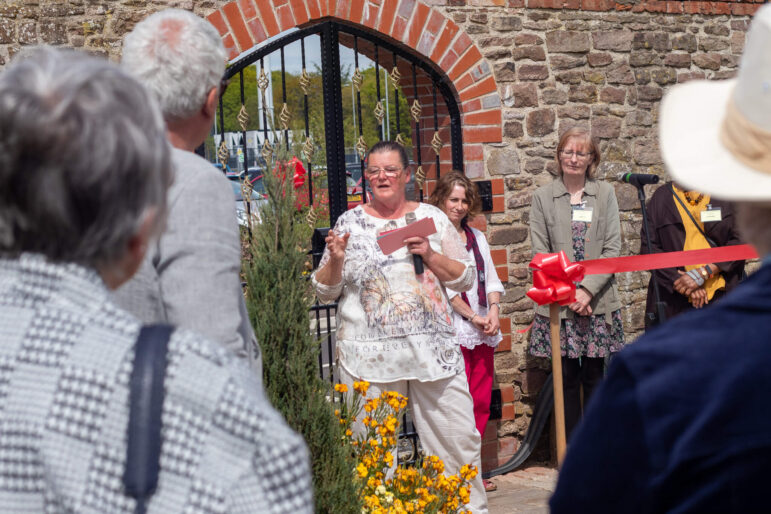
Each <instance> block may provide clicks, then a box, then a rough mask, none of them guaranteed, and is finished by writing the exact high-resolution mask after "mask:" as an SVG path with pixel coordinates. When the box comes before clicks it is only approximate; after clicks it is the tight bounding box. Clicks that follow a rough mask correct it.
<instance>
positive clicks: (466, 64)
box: [207, 0, 504, 212]
mask: <svg viewBox="0 0 771 514" xmlns="http://www.w3.org/2000/svg"><path fill="white" fill-rule="evenodd" d="M325 18H327V19H328V18H337V19H340V20H343V21H347V22H349V23H355V24H357V25H360V26H362V27H366V28H368V29H369V30H372V31H376V32H378V33H379V34H380V35H381V36H385V37H387V38H390V39H391V40H393V41H394V42H396V43H398V44H401V45H406V46H407V47H409V48H410V49H411V50H412V51H414V52H416V53H417V54H419V55H421V56H422V57H423V58H425V59H426V60H428V61H430V62H432V63H434V64H436V65H437V67H438V68H439V69H441V70H442V71H443V72H444V73H445V74H446V75H447V77H448V79H449V81H450V82H451V83H452V85H453V87H454V89H455V93H456V95H457V100H458V103H459V105H460V109H461V123H462V127H463V155H464V165H465V171H466V174H467V175H468V176H469V177H470V178H482V177H483V176H484V151H483V147H482V144H483V143H499V142H501V136H502V119H501V118H502V115H501V101H500V96H499V94H498V86H497V84H496V82H495V78H494V77H493V74H492V69H491V67H490V65H489V64H488V63H487V62H486V61H485V59H484V58H483V57H482V53H481V52H480V51H479V49H478V48H477V46H476V45H475V44H474V43H473V42H472V41H471V38H469V36H468V35H467V34H466V33H465V32H464V31H462V30H461V28H460V27H459V26H458V25H456V24H455V23H454V22H453V21H452V20H450V19H447V18H446V17H445V16H444V15H443V14H442V13H441V12H439V11H437V10H435V9H432V8H431V7H430V6H428V5H425V4H423V3H420V2H418V1H416V0H382V1H381V0H236V1H233V2H229V3H227V4H225V5H224V6H222V7H221V8H220V9H218V10H217V11H214V12H213V13H211V14H210V15H209V16H208V17H207V19H208V20H209V22H211V23H212V25H214V27H216V28H217V30H218V31H219V33H220V35H221V36H222V41H223V43H224V45H225V49H226V50H227V52H228V56H229V58H230V59H234V58H235V57H237V56H238V55H239V54H241V53H242V52H245V51H247V50H249V49H250V48H252V47H254V46H255V45H257V44H259V43H261V42H263V41H265V40H266V39H268V38H270V37H273V36H275V35H277V34H280V33H281V32H284V31H287V30H289V29H292V28H294V27H301V26H305V25H308V24H312V23H313V22H315V21H320V20H322V19H325ZM496 182H497V181H496ZM502 185H503V184H500V186H501V187H494V188H493V189H494V193H495V196H494V198H493V201H494V209H493V212H503V210H504V205H503V204H504V202H503V194H502V193H503V191H502V189H503V188H502ZM494 186H498V184H497V183H496V184H494ZM429 192H430V191H429Z"/></svg>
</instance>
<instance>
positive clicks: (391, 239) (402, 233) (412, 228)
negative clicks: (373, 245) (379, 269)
mask: <svg viewBox="0 0 771 514" xmlns="http://www.w3.org/2000/svg"><path fill="white" fill-rule="evenodd" d="M431 234H436V225H434V220H433V218H421V219H419V220H418V221H416V222H415V223H410V224H409V225H407V226H406V227H402V228H397V229H396V230H389V231H388V232H386V233H384V234H381V235H380V236H378V238H377V244H378V245H379V246H380V249H381V250H383V253H384V254H386V255H390V254H392V253H394V252H395V251H396V250H398V249H399V248H401V247H402V246H404V240H405V239H407V238H410V237H415V236H421V237H428V236H430V235H431Z"/></svg>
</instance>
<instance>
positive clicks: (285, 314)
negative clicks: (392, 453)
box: [244, 164, 361, 514]
mask: <svg viewBox="0 0 771 514" xmlns="http://www.w3.org/2000/svg"><path fill="white" fill-rule="evenodd" d="M272 168H273V166H270V167H269V169H272ZM276 169H277V170H278V171H277V172H276V174H275V175H274V174H273V173H271V172H267V173H266V174H265V178H264V180H265V182H266V184H265V185H266V189H267V192H268V195H269V202H267V203H266V204H264V205H263V206H262V208H261V212H260V217H261V220H262V221H261V223H258V224H256V225H255V226H254V230H253V235H252V241H251V243H250V244H249V245H248V254H249V255H248V256H247V258H246V260H245V263H244V274H245V277H246V282H247V287H248V291H247V307H248V310H249V317H250V320H251V322H252V325H253V326H254V330H255V334H256V335H257V339H258V341H259V342H260V346H261V348H262V355H263V378H264V383H265V390H266V393H267V395H268V397H269V399H270V401H271V403H272V404H273V405H274V406H275V407H276V408H277V409H278V410H279V411H280V412H281V413H282V414H283V416H284V417H285V418H286V420H287V422H288V423H289V425H290V426H291V427H292V428H293V429H294V430H296V431H297V432H299V433H300V434H302V436H303V437H304V438H305V441H306V443H307V445H308V448H309V450H310V453H311V459H312V465H313V485H314V495H315V501H316V512H318V513H329V512H335V513H343V514H345V513H358V512H360V510H361V507H360V506H359V505H358V504H356V501H354V499H355V498H356V489H355V488H354V484H353V480H352V469H353V461H352V457H351V452H350V448H349V447H347V446H345V445H344V444H343V442H342V441H343V432H342V428H341V426H340V424H339V422H338V421H337V419H336V418H335V416H334V409H333V407H332V405H331V403H330V402H329V401H328V400H327V397H328V396H329V395H331V392H330V390H329V385H328V384H327V383H326V382H325V381H323V380H322V379H321V378H320V376H319V367H318V351H319V344H318V343H317V342H316V341H315V340H314V339H313V337H312V336H311V333H310V325H309V314H308V312H309V308H310V306H311V302H312V293H311V290H310V283H309V280H308V278H307V276H305V275H306V273H307V271H306V262H307V254H306V251H305V250H306V247H307V244H308V243H309V241H310V229H309V228H308V226H307V225H306V224H305V223H304V222H303V221H302V220H301V219H300V218H299V215H298V211H297V208H296V206H295V197H294V190H293V187H292V180H291V178H292V173H291V170H287V169H286V167H285V165H281V164H280V165H279V166H277V167H276ZM287 175H288V178H287V179H284V178H283V177H285V176H287Z"/></svg>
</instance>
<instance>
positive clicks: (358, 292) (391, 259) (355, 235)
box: [312, 203, 476, 382]
mask: <svg viewBox="0 0 771 514" xmlns="http://www.w3.org/2000/svg"><path fill="white" fill-rule="evenodd" d="M415 215H416V217H417V218H418V219H420V218H425V217H430V218H433V220H434V224H435V225H436V230H437V232H436V233H434V234H432V235H431V236H429V238H428V240H429V244H430V245H431V248H432V249H433V250H434V251H436V252H439V253H442V254H443V255H446V256H447V257H449V258H451V259H455V260H457V261H460V262H462V263H463V264H464V266H465V269H464V272H463V273H462V274H461V276H460V277H459V278H457V279H456V280H453V281H451V282H446V283H444V284H442V283H441V282H440V281H439V279H438V278H437V277H436V276H435V275H434V274H433V272H431V270H430V269H429V268H428V266H425V271H424V272H423V274H422V275H416V274H415V268H414V264H413V259H412V254H410V253H409V252H408V251H407V249H406V247H402V248H399V249H398V250H396V251H395V252H394V253H392V254H390V255H385V254H383V252H382V251H381V250H380V247H379V246H378V244H377V237H378V235H380V234H381V233H383V232H387V231H389V230H393V229H396V228H401V227H404V226H405V225H406V222H405V219H404V218H403V217H402V218H399V219H394V220H389V219H382V218H377V217H375V216H371V215H369V214H367V213H366V212H365V211H364V209H363V207H362V206H361V205H360V206H357V207H356V208H354V209H352V210H350V211H347V212H345V213H343V215H341V216H340V218H338V220H337V223H336V224H335V228H334V230H335V233H336V234H345V233H349V234H351V235H350V238H349V239H348V246H347V248H346V253H345V261H344V264H343V279H342V281H341V282H340V283H339V284H336V285H333V286H327V285H324V284H321V283H319V282H318V281H316V274H315V273H314V274H313V275H312V281H313V285H314V287H315V288H316V293H317V295H318V297H319V300H320V301H321V302H325V303H329V302H332V301H334V300H337V299H338V298H339V304H338V309H337V319H336V321H337V338H336V351H337V357H338V359H339V362H340V364H341V365H342V366H343V367H344V368H345V370H346V371H347V372H348V373H350V374H351V375H352V376H354V377H357V378H359V379H363V380H367V381H370V382H394V381H397V380H420V381H433V380H439V379H442V378H446V377H449V376H453V375H455V374H458V373H462V372H463V371H464V364H463V358H462V355H461V352H460V347H459V345H458V340H457V337H456V335H455V330H454V329H453V325H452V307H451V306H450V304H449V301H448V298H447V293H446V291H445V287H447V288H449V289H453V290H457V291H465V290H468V289H469V288H470V287H471V286H472V285H473V284H474V279H475V276H476V266H475V265H474V261H473V259H470V258H469V255H468V253H467V252H466V248H465V246H464V245H463V241H462V240H461V238H460V236H459V235H458V233H457V231H456V230H455V228H454V227H453V225H452V223H451V222H450V220H449V219H448V218H447V216H446V215H445V214H444V213H443V212H442V211H441V210H440V209H438V208H436V207H434V206H432V205H428V204H423V203H421V204H419V206H418V208H417V209H415ZM328 260H329V253H328V251H326V250H325V251H324V255H323V256H322V258H321V262H320V264H319V268H322V267H323V266H324V265H326V263H327V261H328Z"/></svg>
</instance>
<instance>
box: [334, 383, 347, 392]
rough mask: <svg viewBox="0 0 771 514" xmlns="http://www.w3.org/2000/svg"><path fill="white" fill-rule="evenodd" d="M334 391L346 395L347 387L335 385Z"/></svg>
mask: <svg viewBox="0 0 771 514" xmlns="http://www.w3.org/2000/svg"><path fill="white" fill-rule="evenodd" d="M335 391H337V392H338V393H347V392H348V386H347V385H345V384H335Z"/></svg>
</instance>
